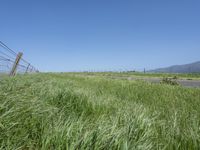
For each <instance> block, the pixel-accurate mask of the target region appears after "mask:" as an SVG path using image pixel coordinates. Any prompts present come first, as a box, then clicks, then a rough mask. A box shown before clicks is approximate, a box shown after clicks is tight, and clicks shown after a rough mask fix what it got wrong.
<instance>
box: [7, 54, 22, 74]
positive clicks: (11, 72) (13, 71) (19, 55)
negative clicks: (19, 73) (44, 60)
mask: <svg viewBox="0 0 200 150" xmlns="http://www.w3.org/2000/svg"><path fill="white" fill-rule="evenodd" d="M22 55H23V53H21V52H19V53H18V54H17V57H16V59H15V62H14V64H13V67H12V69H11V71H10V76H15V74H16V70H17V66H18V64H19V61H20V59H21V58H22Z"/></svg>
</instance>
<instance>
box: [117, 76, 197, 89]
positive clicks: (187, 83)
mask: <svg viewBox="0 0 200 150" xmlns="http://www.w3.org/2000/svg"><path fill="white" fill-rule="evenodd" d="M114 78H118V79H119V78H120V79H127V80H144V81H147V82H151V83H160V81H161V80H162V78H150V77H142V78H139V77H114ZM176 81H177V82H178V83H179V84H180V85H182V86H184V87H196V88H200V80H194V79H193V80H186V79H178V80H176Z"/></svg>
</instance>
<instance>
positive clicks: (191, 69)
mask: <svg viewBox="0 0 200 150" xmlns="http://www.w3.org/2000/svg"><path fill="white" fill-rule="evenodd" d="M149 72H164V73H200V61H198V62H194V63H191V64H185V65H175V66H170V67H167V68H158V69H155V70H150V71H149Z"/></svg>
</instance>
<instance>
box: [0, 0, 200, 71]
mask: <svg viewBox="0 0 200 150" xmlns="http://www.w3.org/2000/svg"><path fill="white" fill-rule="evenodd" d="M0 18H1V20H0V27H1V33H0V40H1V41H3V42H5V43H6V44H7V45H8V46H9V47H10V48H12V49H14V50H15V51H23V53H24V58H25V59H26V60H28V61H30V62H31V63H32V64H33V65H34V66H36V67H37V68H39V70H40V71H82V70H120V69H142V68H144V67H145V68H147V69H152V68H157V67H165V66H169V65H173V64H185V63H190V62H194V61H198V60H200V1H199V0H1V4H0Z"/></svg>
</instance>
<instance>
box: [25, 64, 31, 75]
mask: <svg viewBox="0 0 200 150" xmlns="http://www.w3.org/2000/svg"><path fill="white" fill-rule="evenodd" d="M29 67H30V64H28V66H27V68H26V72H25V74H26V73H28V69H29Z"/></svg>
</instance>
